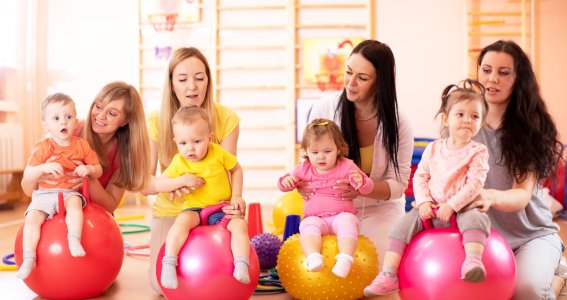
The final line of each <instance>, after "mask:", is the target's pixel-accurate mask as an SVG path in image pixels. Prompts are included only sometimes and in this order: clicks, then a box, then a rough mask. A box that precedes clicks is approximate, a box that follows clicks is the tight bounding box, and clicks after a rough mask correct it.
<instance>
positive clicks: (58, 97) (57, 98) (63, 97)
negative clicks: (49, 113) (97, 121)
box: [40, 93, 77, 120]
mask: <svg viewBox="0 0 567 300" xmlns="http://www.w3.org/2000/svg"><path fill="white" fill-rule="evenodd" d="M55 103H61V104H62V105H67V104H71V107H72V109H73V113H74V114H75V115H77V111H76V110H75V101H73V99H72V98H71V97H70V96H69V95H67V94H63V93H55V94H51V95H49V96H47V97H45V99H43V101H42V102H41V110H40V112H41V119H42V120H43V118H44V117H45V109H46V108H47V106H48V105H50V104H55Z"/></svg>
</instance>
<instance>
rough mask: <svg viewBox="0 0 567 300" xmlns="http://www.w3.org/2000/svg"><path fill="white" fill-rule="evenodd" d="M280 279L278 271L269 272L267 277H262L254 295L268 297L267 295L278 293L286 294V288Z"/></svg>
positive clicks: (271, 270)
mask: <svg viewBox="0 0 567 300" xmlns="http://www.w3.org/2000/svg"><path fill="white" fill-rule="evenodd" d="M279 278H280V277H279V276H278V272H277V270H276V269H270V270H268V274H267V275H262V276H260V279H259V280H258V285H257V286H256V290H255V291H254V294H256V295H266V294H277V293H283V292H285V288H284V287H283V285H282V283H281V281H280V279H279Z"/></svg>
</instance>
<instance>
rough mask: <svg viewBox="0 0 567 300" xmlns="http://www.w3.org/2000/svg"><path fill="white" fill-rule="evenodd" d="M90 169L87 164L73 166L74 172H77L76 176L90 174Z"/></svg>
mask: <svg viewBox="0 0 567 300" xmlns="http://www.w3.org/2000/svg"><path fill="white" fill-rule="evenodd" d="M91 172H92V169H91V168H90V167H89V166H86V165H78V166H77V167H76V168H75V174H77V176H79V177H87V176H89V175H90V174H91Z"/></svg>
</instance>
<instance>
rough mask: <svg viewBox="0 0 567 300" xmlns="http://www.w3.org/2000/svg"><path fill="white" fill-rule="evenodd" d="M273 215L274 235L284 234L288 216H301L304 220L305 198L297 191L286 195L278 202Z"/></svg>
mask: <svg viewBox="0 0 567 300" xmlns="http://www.w3.org/2000/svg"><path fill="white" fill-rule="evenodd" d="M272 215H273V218H274V227H275V230H274V234H276V235H279V234H282V233H283V232H284V226H285V218H286V216H287V215H300V216H301V218H303V197H301V194H299V192H297V190H294V191H292V192H289V193H285V194H284V195H283V196H281V197H280V199H278V201H276V205H275V206H274V209H273V211H272Z"/></svg>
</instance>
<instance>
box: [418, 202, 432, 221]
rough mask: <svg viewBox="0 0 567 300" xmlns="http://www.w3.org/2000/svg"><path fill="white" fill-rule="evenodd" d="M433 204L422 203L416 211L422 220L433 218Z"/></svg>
mask: <svg viewBox="0 0 567 300" xmlns="http://www.w3.org/2000/svg"><path fill="white" fill-rule="evenodd" d="M435 207H436V206H435V204H433V202H429V201H428V202H424V203H421V204H420V205H419V206H418V207H417V209H418V211H419V217H420V218H421V219H422V220H424V221H425V220H429V219H431V218H435V213H434V212H433V208H435Z"/></svg>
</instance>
